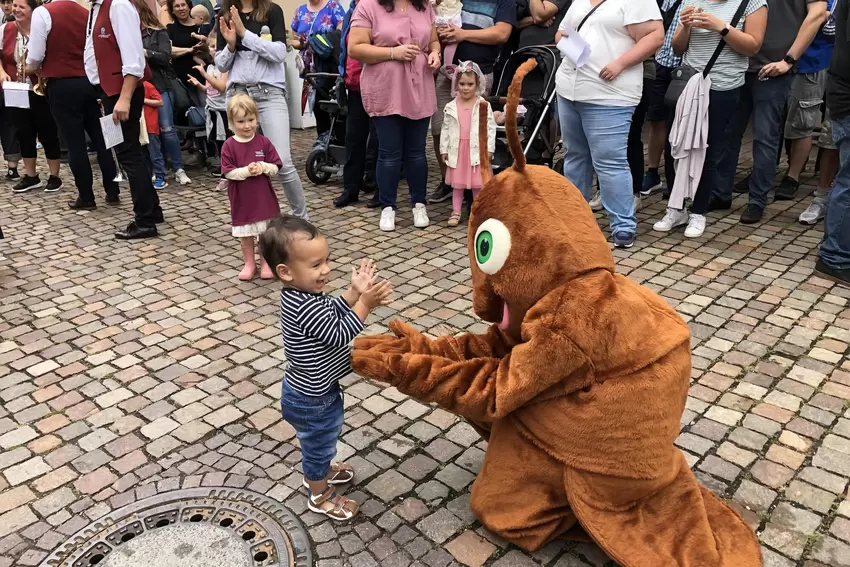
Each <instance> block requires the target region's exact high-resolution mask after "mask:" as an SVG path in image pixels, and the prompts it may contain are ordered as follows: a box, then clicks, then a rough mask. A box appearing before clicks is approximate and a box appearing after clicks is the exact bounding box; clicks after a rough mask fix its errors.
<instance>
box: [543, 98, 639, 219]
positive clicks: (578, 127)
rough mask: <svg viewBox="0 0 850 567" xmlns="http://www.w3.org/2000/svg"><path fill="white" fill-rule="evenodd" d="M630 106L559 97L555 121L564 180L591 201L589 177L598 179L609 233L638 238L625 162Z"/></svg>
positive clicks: (591, 186)
mask: <svg viewBox="0 0 850 567" xmlns="http://www.w3.org/2000/svg"><path fill="white" fill-rule="evenodd" d="M634 111H635V107H634V106H603V105H601V104H590V103H587V102H573V101H571V100H567V99H565V98H563V97H561V96H560V95H558V117H559V118H560V121H561V137H562V138H563V140H564V148H565V150H566V155H565V156H564V177H566V178H567V179H569V180H570V181H572V182H573V184H574V185H575V186H576V187H578V190H579V191H581V194H582V195H583V196H584V198H585V199H586V200H588V201H590V198H591V196H592V195H591V193H592V189H593V171H594V170H596V177H597V178H598V179H599V194H600V195H601V197H602V206H603V207H605V210H606V211H607V212H608V221H609V223H610V224H611V233H612V234H616V233H618V232H631V233H633V234H634V233H635V232H637V219H635V201H634V193H633V191H632V172H631V170H630V169H629V160H628V157H627V155H628V154H627V151H628V142H629V128H630V127H631V123H632V115H633V114H634Z"/></svg>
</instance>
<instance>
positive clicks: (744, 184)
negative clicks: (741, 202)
mask: <svg viewBox="0 0 850 567" xmlns="http://www.w3.org/2000/svg"><path fill="white" fill-rule="evenodd" d="M732 190H733V191H734V192H735V193H749V192H750V175H747V176H746V177H745V178H743V179H742V180H740V181H739V182H737V183H736V184H735V185H733V186H732Z"/></svg>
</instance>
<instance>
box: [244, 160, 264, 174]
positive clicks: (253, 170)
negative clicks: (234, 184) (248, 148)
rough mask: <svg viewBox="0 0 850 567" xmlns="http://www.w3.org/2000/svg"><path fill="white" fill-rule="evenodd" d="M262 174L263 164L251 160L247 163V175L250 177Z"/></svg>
mask: <svg viewBox="0 0 850 567" xmlns="http://www.w3.org/2000/svg"><path fill="white" fill-rule="evenodd" d="M262 174H263V166H262V165H260V164H259V163H257V162H255V161H252V162H251V163H249V164H248V175H250V176H251V177H256V176H258V175H262Z"/></svg>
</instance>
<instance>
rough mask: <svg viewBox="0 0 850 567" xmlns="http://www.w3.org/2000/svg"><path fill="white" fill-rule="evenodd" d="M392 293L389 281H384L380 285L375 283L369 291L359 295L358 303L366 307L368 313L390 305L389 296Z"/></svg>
mask: <svg viewBox="0 0 850 567" xmlns="http://www.w3.org/2000/svg"><path fill="white" fill-rule="evenodd" d="M392 293H393V286H392V284H391V283H390V282H389V280H384V281H382V282H381V283H376V284H373V285H371V286H369V289H367V290H366V291H364V292H363V293H362V294H361V295H360V300H359V301H360V302H361V303H362V304H363V305H365V306H366V308H367V309H368V310H369V311H372V310H373V309H375V308H376V307H380V306H381V305H389V304H390V303H391V300H390V296H391V295H392Z"/></svg>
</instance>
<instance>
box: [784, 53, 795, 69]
mask: <svg viewBox="0 0 850 567" xmlns="http://www.w3.org/2000/svg"><path fill="white" fill-rule="evenodd" d="M782 60H783V61H785V62H786V63H788V64H789V65H791V66H792V67H793V66H794V65H796V64H797V60H796V59H794V56H793V55H791V54H790V53H789V54H788V55H786V56H785V58H784V59H782Z"/></svg>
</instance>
